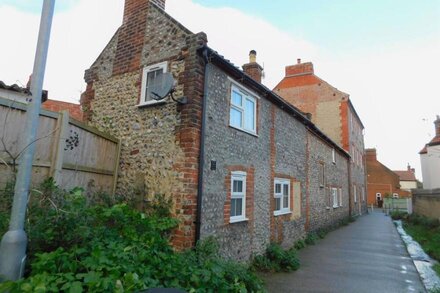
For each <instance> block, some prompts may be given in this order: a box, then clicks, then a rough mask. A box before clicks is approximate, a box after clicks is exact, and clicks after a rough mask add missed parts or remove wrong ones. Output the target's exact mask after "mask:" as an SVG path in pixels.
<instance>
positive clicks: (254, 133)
mask: <svg viewBox="0 0 440 293" xmlns="http://www.w3.org/2000/svg"><path fill="white" fill-rule="evenodd" d="M229 127H231V128H234V129H236V130H238V131H241V132H244V133H247V134H250V135H252V136H255V137H258V134H257V133H256V132H252V131H249V130H245V129H243V128H238V127H235V126H232V125H229Z"/></svg>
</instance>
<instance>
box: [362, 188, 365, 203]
mask: <svg viewBox="0 0 440 293" xmlns="http://www.w3.org/2000/svg"><path fill="white" fill-rule="evenodd" d="M361 194H362V201H365V187H364V186H362V187H361Z"/></svg>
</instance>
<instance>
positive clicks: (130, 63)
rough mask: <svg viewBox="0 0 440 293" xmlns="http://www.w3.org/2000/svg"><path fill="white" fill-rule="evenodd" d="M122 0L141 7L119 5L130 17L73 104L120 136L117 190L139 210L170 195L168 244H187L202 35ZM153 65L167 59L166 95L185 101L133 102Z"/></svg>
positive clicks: (192, 216) (192, 219)
mask: <svg viewBox="0 0 440 293" xmlns="http://www.w3.org/2000/svg"><path fill="white" fill-rule="evenodd" d="M141 2H142V3H141ZM129 4H130V5H134V6H133V7H137V6H136V5H138V4H139V5H140V8H139V9H142V10H143V11H142V12H136V9H133V8H130V7H131V6H130V5H128V6H129V7H128V6H127V3H126V10H127V11H128V12H127V13H129V14H130V15H129V17H127V18H126V17H124V23H123V25H122V26H121V28H119V29H118V31H117V32H116V34H115V36H114V37H113V38H112V39H111V40H110V42H109V44H108V45H107V46H106V48H105V49H104V51H103V52H102V53H101V54H100V56H99V57H98V59H97V60H96V61H95V62H94V64H93V65H92V66H91V68H90V69H88V70H87V71H86V74H85V80H86V82H87V89H86V92H85V93H84V94H83V96H82V100H81V102H82V105H83V106H85V107H86V108H87V109H88V115H87V119H88V120H89V123H90V124H91V125H93V126H96V127H97V128H99V129H101V130H103V131H106V132H108V133H111V134H112V135H114V136H116V137H118V138H120V139H121V141H122V148H121V158H120V165H119V176H118V183H117V193H119V194H121V195H123V196H125V197H126V198H127V199H128V200H133V201H136V203H137V205H138V206H139V208H141V209H142V208H143V207H144V205H145V203H146V201H148V200H152V199H153V198H154V196H155V195H158V194H160V195H162V196H165V198H171V199H172V202H173V210H172V212H173V213H174V214H175V215H176V216H177V218H178V219H179V220H180V226H179V228H178V229H177V230H176V231H175V232H174V234H173V238H172V241H173V244H174V245H175V246H176V247H177V248H189V247H192V246H193V245H194V243H195V230H196V229H195V223H196V211H197V199H196V198H197V180H198V177H197V176H198V156H199V148H200V139H199V137H200V125H201V124H200V121H201V98H202V96H203V95H202V93H203V76H204V75H203V61H202V60H201V58H199V57H198V56H197V53H196V49H197V48H198V47H200V46H202V45H204V44H205V43H206V35H205V34H203V33H200V34H193V33H191V32H190V31H188V30H187V29H186V28H184V27H183V26H182V25H181V24H180V23H178V22H177V21H176V20H174V19H173V18H171V17H170V16H169V15H168V14H166V13H165V12H164V11H163V10H162V9H160V8H159V7H157V6H156V5H153V4H151V3H148V1H129ZM131 14H133V15H134V16H133V15H131ZM131 17H135V20H136V21H133V20H132V19H131ZM130 31H135V32H136V34H135V35H132V34H130ZM159 62H167V71H168V72H171V73H172V75H173V77H174V79H175V80H176V81H177V84H176V87H175V89H176V91H175V92H174V96H175V97H176V98H180V97H183V96H186V97H187V99H188V103H187V104H186V105H179V104H177V103H176V102H174V101H172V100H171V99H170V98H169V97H168V98H167V99H165V100H164V101H161V102H159V103H157V104H154V105H148V106H139V101H140V96H141V83H142V70H143V67H144V66H148V65H152V64H156V63H159Z"/></svg>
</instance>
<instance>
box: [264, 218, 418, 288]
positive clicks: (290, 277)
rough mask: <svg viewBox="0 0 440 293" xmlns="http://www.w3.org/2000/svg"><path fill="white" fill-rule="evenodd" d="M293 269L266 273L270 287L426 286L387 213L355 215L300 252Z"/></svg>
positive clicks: (267, 286)
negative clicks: (291, 271)
mask: <svg viewBox="0 0 440 293" xmlns="http://www.w3.org/2000/svg"><path fill="white" fill-rule="evenodd" d="M299 258H300V260H301V267H300V269H299V270H298V271H296V272H293V273H279V274H270V275H265V276H264V278H265V280H266V288H267V290H268V291H269V292H368V293H370V292H387V293H388V292H390V293H392V292H399V293H400V292H426V291H425V289H424V287H423V284H422V282H421V280H420V277H419V274H418V273H417V270H416V268H415V266H414V264H413V262H412V260H411V258H410V257H409V255H408V252H407V251H406V248H405V245H404V243H403V242H402V240H401V238H400V236H399V234H398V233H397V230H396V228H395V227H394V224H393V223H392V221H391V219H390V217H387V216H385V215H384V214H383V213H381V212H374V213H370V214H368V215H365V216H362V217H360V218H358V220H357V221H356V222H354V223H351V224H350V225H348V226H346V227H342V228H340V229H338V230H336V231H334V232H331V233H329V234H327V236H326V237H325V238H324V239H323V240H320V241H319V242H318V243H317V244H316V245H313V246H308V247H307V248H305V249H303V250H301V251H300V252H299Z"/></svg>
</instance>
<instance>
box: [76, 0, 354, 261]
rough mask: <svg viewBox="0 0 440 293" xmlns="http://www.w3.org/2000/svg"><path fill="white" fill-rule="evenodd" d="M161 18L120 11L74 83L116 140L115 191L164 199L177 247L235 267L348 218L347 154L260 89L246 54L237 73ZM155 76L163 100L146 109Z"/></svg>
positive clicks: (131, 0) (149, 7)
mask: <svg viewBox="0 0 440 293" xmlns="http://www.w3.org/2000/svg"><path fill="white" fill-rule="evenodd" d="M164 8H165V1H158V0H155V1H153V0H152V1H148V0H126V1H125V8H124V18H123V24H122V25H121V27H120V28H119V29H118V30H117V32H116V33H115V35H114V36H113V38H112V39H111V40H110V42H109V43H108V44H107V46H106V47H105V48H104V50H103V52H102V53H101V54H100V55H99V57H98V59H97V60H96V61H95V62H94V63H93V64H92V66H91V67H90V68H89V69H88V70H86V73H85V80H86V82H87V89H86V91H85V92H84V94H83V95H82V98H81V104H82V107H83V109H85V116H86V119H87V120H88V121H89V123H90V124H91V125H94V126H96V127H98V128H100V129H101V130H104V131H107V132H110V133H111V134H112V135H114V136H116V137H118V138H120V139H121V140H122V149H121V161H120V166H119V178H118V182H117V192H118V193H121V194H126V195H128V194H135V195H137V196H138V197H139V198H140V199H141V200H143V199H144V198H146V199H150V198H151V197H153V196H154V195H156V194H161V195H163V196H165V197H167V198H171V199H172V201H173V203H174V208H173V212H174V213H175V216H176V217H177V218H178V219H180V220H181V221H180V226H179V227H178V229H176V231H175V233H174V235H173V238H172V241H173V244H174V245H175V246H176V247H177V248H180V249H184V248H189V247H192V246H193V245H194V244H195V242H196V241H197V240H199V239H203V238H205V237H207V236H211V235H212V236H214V237H216V238H217V239H218V241H219V242H220V244H221V252H222V254H223V255H224V256H226V257H230V258H236V259H240V260H247V259H249V258H250V257H251V256H252V255H253V254H258V253H262V252H263V251H264V249H265V247H266V246H267V245H268V244H269V242H271V241H275V242H279V243H281V244H282V245H284V246H286V247H288V246H291V245H292V244H293V243H294V241H296V240H298V239H299V238H300V237H303V236H304V235H305V233H306V232H307V231H312V230H316V229H319V228H321V227H326V226H331V225H334V224H335V223H337V222H338V221H340V220H341V219H343V218H344V217H347V216H348V215H349V213H350V205H349V189H350V182H349V164H350V163H349V158H350V155H349V154H348V153H347V152H346V151H345V150H344V149H343V148H341V147H340V146H339V144H337V143H335V142H334V141H333V140H332V139H330V138H329V137H328V136H327V135H325V134H324V133H323V132H322V131H321V130H320V129H318V128H317V127H316V126H315V124H313V123H312V121H310V120H309V119H308V117H307V116H305V115H304V113H302V112H301V111H300V110H298V109H297V108H296V107H294V106H293V105H291V104H289V103H287V102H286V101H285V100H283V99H282V98H281V97H279V96H278V95H276V94H275V93H274V92H272V91H271V90H269V89H268V88H266V87H265V86H263V85H262V84H261V83H260V81H261V70H262V68H261V66H259V65H258V63H256V52H254V51H251V54H250V62H249V63H248V64H246V65H244V70H245V72H243V71H241V70H240V69H238V68H237V67H235V66H234V65H233V64H231V63H230V62H229V61H228V60H226V59H225V58H224V57H222V56H221V55H219V54H218V53H217V52H215V51H214V50H212V49H211V48H209V47H208V46H207V37H206V35H205V34H204V33H197V34H194V33H192V32H190V31H189V30H188V29H186V28H185V27H184V26H182V25H181V24H180V23H178V22H177V21H176V20H175V19H173V18H172V17H171V16H170V15H168V14H167V13H166V12H165V11H164ZM246 72H247V73H246ZM165 73H171V74H172V76H173V78H174V80H175V90H174V92H173V97H172V98H171V97H168V98H165V99H159V100H157V97H156V96H155V94H154V93H153V92H152V90H151V88H154V87H155V86H156V84H157V83H158V82H160V80H161V77H162V76H164V74H165ZM139 198H138V199H139ZM136 199H137V198H133V199H132V200H136Z"/></svg>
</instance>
